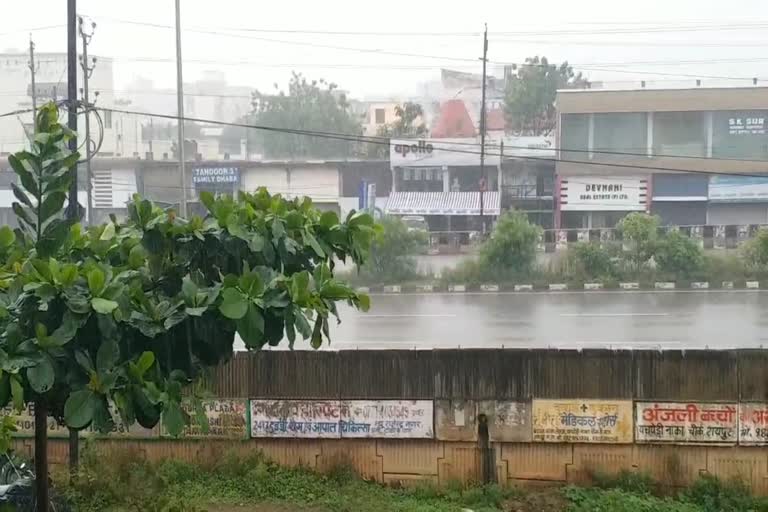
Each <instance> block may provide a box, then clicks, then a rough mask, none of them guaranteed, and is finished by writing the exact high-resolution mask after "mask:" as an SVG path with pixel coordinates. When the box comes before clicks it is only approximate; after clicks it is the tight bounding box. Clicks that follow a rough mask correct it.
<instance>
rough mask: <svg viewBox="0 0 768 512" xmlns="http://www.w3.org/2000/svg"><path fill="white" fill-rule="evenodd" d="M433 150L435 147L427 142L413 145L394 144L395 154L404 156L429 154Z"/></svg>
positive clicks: (421, 141) (422, 141)
mask: <svg viewBox="0 0 768 512" xmlns="http://www.w3.org/2000/svg"><path fill="white" fill-rule="evenodd" d="M434 150H435V147H434V146H433V145H432V144H430V143H428V142H427V141H424V140H420V141H418V142H416V143H413V144H395V145H394V151H395V153H397V154H400V155H403V156H406V155H408V154H409V153H413V154H430V153H432V151H434Z"/></svg>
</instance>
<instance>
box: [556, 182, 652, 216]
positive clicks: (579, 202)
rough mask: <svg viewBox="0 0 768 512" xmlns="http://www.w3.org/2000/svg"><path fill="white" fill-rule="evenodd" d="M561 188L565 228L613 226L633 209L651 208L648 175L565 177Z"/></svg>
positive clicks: (640, 210)
mask: <svg viewBox="0 0 768 512" xmlns="http://www.w3.org/2000/svg"><path fill="white" fill-rule="evenodd" d="M557 187H558V189H559V190H558V194H557V197H558V198H559V201H558V204H557V207H558V212H557V214H556V218H557V219H558V220H559V221H560V225H559V228H562V229H598V228H613V227H616V225H617V224H618V223H619V221H621V219H623V218H624V217H625V216H626V215H627V214H629V213H631V212H646V211H648V206H649V200H648V179H647V177H639V176H581V175H574V176H567V177H566V176H563V177H561V178H560V179H558V180H557Z"/></svg>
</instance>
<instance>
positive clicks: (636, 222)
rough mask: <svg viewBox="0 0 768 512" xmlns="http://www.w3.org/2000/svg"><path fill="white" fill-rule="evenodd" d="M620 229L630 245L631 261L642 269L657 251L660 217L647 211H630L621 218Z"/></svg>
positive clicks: (634, 266) (629, 257)
mask: <svg viewBox="0 0 768 512" xmlns="http://www.w3.org/2000/svg"><path fill="white" fill-rule="evenodd" d="M618 230H619V232H620V233H621V235H622V236H623V238H624V243H625V245H628V246H629V253H628V255H627V256H628V259H629V261H630V263H631V264H632V266H633V268H634V269H635V270H640V268H641V267H643V265H645V264H646V263H648V261H649V260H650V259H651V258H652V257H653V256H654V254H655V253H656V245H657V241H658V232H659V218H658V217H657V216H655V215H648V214H647V213H638V212H634V213H630V214H629V215H627V216H626V217H624V218H623V219H621V222H619V225H618Z"/></svg>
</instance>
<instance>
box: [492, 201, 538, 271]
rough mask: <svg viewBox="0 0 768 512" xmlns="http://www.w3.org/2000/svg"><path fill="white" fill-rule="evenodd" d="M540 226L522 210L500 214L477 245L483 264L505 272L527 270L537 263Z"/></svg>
mask: <svg viewBox="0 0 768 512" xmlns="http://www.w3.org/2000/svg"><path fill="white" fill-rule="evenodd" d="M540 233H541V228H540V227H539V226H535V225H533V224H531V223H530V222H529V221H528V217H526V215H525V214H523V213H521V212H514V211H512V212H507V213H505V214H503V215H502V216H501V217H499V220H498V222H497V223H496V227H495V228H494V230H493V233H491V237H490V238H489V239H488V240H487V241H486V242H485V243H483V245H482V246H481V247H480V263H481V265H482V266H483V267H485V268H486V269H488V270H490V269H493V271H494V272H498V273H504V274H505V275H514V274H524V273H527V272H530V271H531V269H532V268H533V264H534V263H535V262H536V245H537V243H538V241H539V235H540Z"/></svg>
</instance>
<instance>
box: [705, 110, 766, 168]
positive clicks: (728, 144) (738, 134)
mask: <svg viewBox="0 0 768 512" xmlns="http://www.w3.org/2000/svg"><path fill="white" fill-rule="evenodd" d="M766 122H768V111H766V110H748V111H745V110H739V111H735V110H731V111H723V112H714V113H713V114H712V157H714V158H747V159H758V160H768V134H767V133H766Z"/></svg>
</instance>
